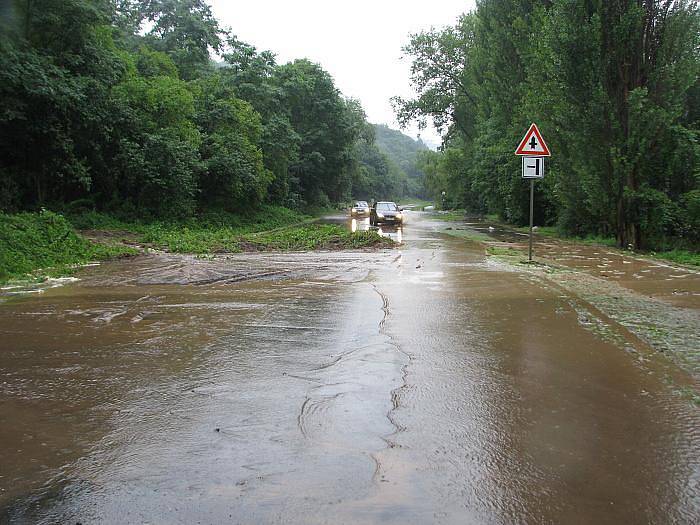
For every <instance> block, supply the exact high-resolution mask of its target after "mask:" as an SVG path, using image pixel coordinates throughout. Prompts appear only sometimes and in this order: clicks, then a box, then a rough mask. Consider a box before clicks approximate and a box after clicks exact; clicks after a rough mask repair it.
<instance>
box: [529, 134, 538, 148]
mask: <svg viewBox="0 0 700 525" xmlns="http://www.w3.org/2000/svg"><path fill="white" fill-rule="evenodd" d="M530 149H537V139H536V138H535V136H534V135H533V136H532V140H531V141H530Z"/></svg>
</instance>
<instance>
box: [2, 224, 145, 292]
mask: <svg viewBox="0 0 700 525" xmlns="http://www.w3.org/2000/svg"><path fill="white" fill-rule="evenodd" d="M134 253H136V251H135V250H134V249H133V248H129V247H127V246H124V245H116V244H115V245H109V244H103V243H99V244H98V243H93V242H90V241H88V240H87V239H84V238H82V237H81V236H79V235H77V234H76V232H75V231H74V229H73V227H72V226H71V224H70V223H69V222H68V221H67V220H66V219H65V218H63V217H62V216H61V215H58V214H56V213H51V212H49V211H42V212H41V213H20V214H17V215H6V214H0V282H4V281H7V280H9V279H12V278H18V277H23V276H26V275H29V274H32V273H33V272H35V271H36V270H38V269H42V273H43V274H44V275H64V274H66V273H70V272H71V271H72V270H73V269H74V268H75V267H76V266H79V265H81V264H84V263H87V262H90V261H94V260H100V259H106V258H110V257H117V256H121V255H129V254H134Z"/></svg>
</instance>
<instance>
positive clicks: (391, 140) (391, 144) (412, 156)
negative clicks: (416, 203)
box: [373, 124, 428, 186]
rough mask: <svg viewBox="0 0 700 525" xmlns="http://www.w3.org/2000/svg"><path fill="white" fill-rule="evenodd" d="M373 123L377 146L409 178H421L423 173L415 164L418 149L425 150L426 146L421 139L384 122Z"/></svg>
mask: <svg viewBox="0 0 700 525" xmlns="http://www.w3.org/2000/svg"><path fill="white" fill-rule="evenodd" d="M373 125H374V130H375V133H376V137H375V143H376V144H377V147H378V148H379V149H380V150H381V151H382V152H383V153H385V154H386V155H387V156H388V157H389V159H391V161H392V162H394V163H395V164H396V165H397V166H398V167H399V168H400V169H401V170H402V171H404V172H405V173H406V175H407V176H408V177H409V178H413V179H422V178H423V175H424V174H423V172H422V171H420V170H419V169H418V167H417V165H416V155H417V154H418V152H419V151H424V150H427V149H428V146H426V145H425V144H424V143H423V141H421V140H414V139H412V138H411V137H409V136H408V135H404V134H403V133H401V132H400V131H398V130H395V129H391V128H390V127H389V126H387V125H386V124H373ZM421 182H422V181H421ZM421 186H422V184H421Z"/></svg>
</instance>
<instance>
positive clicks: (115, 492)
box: [0, 214, 700, 524]
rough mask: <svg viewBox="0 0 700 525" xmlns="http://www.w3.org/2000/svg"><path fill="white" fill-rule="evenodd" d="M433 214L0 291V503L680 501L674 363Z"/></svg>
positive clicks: (29, 517)
mask: <svg viewBox="0 0 700 525" xmlns="http://www.w3.org/2000/svg"><path fill="white" fill-rule="evenodd" d="M349 226H350V227H351V228H352V227H355V228H357V229H362V228H364V222H362V221H356V222H355V224H354V226H353V223H352V222H350V223H349ZM444 226H445V225H444V224H440V223H436V222H432V221H427V220H423V219H422V218H421V216H420V214H410V215H409V220H408V223H407V224H406V225H405V227H404V228H402V229H399V230H396V229H394V230H392V229H388V230H387V231H386V232H383V233H386V234H387V235H390V236H396V239H397V240H399V236H400V240H401V241H403V244H402V246H401V247H399V248H396V249H394V250H386V251H380V252H337V253H311V254H263V255H260V254H243V255H231V256H221V257H216V258H213V259H198V258H192V257H183V256H171V255H158V256H148V257H141V258H137V259H132V260H125V261H116V262H113V263H109V264H105V265H102V266H98V267H92V268H87V269H85V270H84V271H82V272H81V274H80V275H79V276H78V277H79V278H80V280H79V281H77V282H74V283H71V284H68V285H65V286H61V287H55V288H49V289H46V290H45V291H44V292H43V293H40V294H33V295H21V296H17V297H13V298H12V299H10V300H9V301H7V302H6V303H4V304H0V336H1V339H0V340H1V341H2V343H0V348H1V350H0V399H1V400H2V404H0V447H1V449H2V456H1V457H0V523H47V524H48V523H71V522H72V523H76V522H80V523H304V524H306V523H417V524H418V523H421V524H422V523H455V524H456V523H460V524H462V523H623V522H624V523H696V522H697V521H698V520H699V519H700V409H699V408H698V406H697V405H694V404H693V403H692V402H691V401H690V400H689V399H688V397H687V396H686V395H683V392H685V391H686V390H687V389H688V388H690V389H693V388H695V382H694V379H693V378H692V377H691V376H689V375H688V374H687V373H686V372H684V371H683V370H681V369H680V368H678V367H676V366H675V365H674V364H673V362H672V361H670V360H668V359H665V357H664V356H663V355H649V353H648V352H646V351H645V349H644V348H642V347H641V346H643V345H642V342H641V341H635V340H634V338H626V339H624V342H623V343H620V342H619V341H618V340H616V339H614V338H612V339H611V338H609V337H605V336H604V334H601V332H600V331H598V330H595V329H592V327H594V326H595V320H596V319H597V316H599V315H601V311H600V309H599V308H597V307H593V306H591V303H590V302H589V301H588V300H587V299H586V298H584V297H582V296H581V295H580V294H578V293H574V292H572V291H571V290H569V289H567V288H564V287H563V286H561V285H560V284H559V283H557V282H555V281H552V280H551V279H550V278H546V279H545V278H544V277H542V276H540V275H538V274H536V273H532V272H527V271H520V270H519V269H518V268H515V267H513V266H512V265H508V264H505V263H503V262H499V261H498V260H496V259H494V258H489V257H486V256H485V255H484V249H483V246H481V245H478V244H476V243H471V242H468V241H465V240H463V239H459V238H455V237H450V236H447V235H444V234H443V233H442V230H444ZM659 293H660V292H659ZM669 295H670V296H671V297H682V298H683V299H682V300H683V301H685V302H684V303H683V304H682V306H683V308H684V310H683V311H684V312H685V314H684V315H685V316H681V317H678V318H677V319H676V321H677V323H678V325H679V326H681V325H682V326H681V328H682V329H683V330H685V331H686V332H689V331H694V332H696V333H697V332H698V331H699V330H698V328H700V326H699V325H698V323H697V319H698V318H697V312H698V310H699V309H700V304H698V301H697V300H694V299H693V296H692V295H678V296H674V295H673V294H672V293H670V294H669ZM676 306H677V305H676ZM693 312H694V313H693ZM694 315H695V317H694ZM606 322H611V321H610V319H607V320H606ZM615 328H616V330H618V331H620V332H624V331H625V330H626V328H625V326H624V325H622V324H620V326H616V327H615ZM635 345H637V346H638V347H637V346H635Z"/></svg>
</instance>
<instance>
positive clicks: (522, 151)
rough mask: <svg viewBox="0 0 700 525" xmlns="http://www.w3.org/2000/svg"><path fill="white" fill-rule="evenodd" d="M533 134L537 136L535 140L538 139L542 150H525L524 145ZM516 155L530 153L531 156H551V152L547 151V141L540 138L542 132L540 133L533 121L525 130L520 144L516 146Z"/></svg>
mask: <svg viewBox="0 0 700 525" xmlns="http://www.w3.org/2000/svg"><path fill="white" fill-rule="evenodd" d="M533 134H534V135H535V137H537V140H538V141H539V143H540V145H541V147H542V151H526V150H525V146H526V145H527V143H528V142H529V140H530V137H532V135H533ZM515 154H516V155H532V156H539V157H551V156H552V154H551V153H550V152H549V147H547V143H546V142H545V141H544V139H543V138H542V134H541V133H540V129H539V128H538V127H537V124H535V123H534V122H533V123H532V124H531V125H530V128H529V129H528V130H527V133H525V136H524V137H523V140H521V141H520V145H519V146H518V149H516V150H515Z"/></svg>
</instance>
